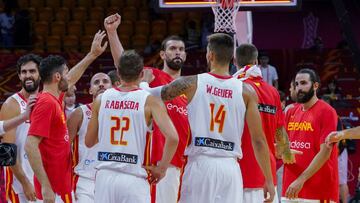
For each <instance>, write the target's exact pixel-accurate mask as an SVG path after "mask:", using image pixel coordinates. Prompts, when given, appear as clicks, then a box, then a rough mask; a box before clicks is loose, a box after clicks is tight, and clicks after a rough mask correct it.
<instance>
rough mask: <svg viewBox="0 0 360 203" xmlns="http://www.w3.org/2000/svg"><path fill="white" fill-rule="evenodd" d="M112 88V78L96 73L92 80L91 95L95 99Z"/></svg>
mask: <svg viewBox="0 0 360 203" xmlns="http://www.w3.org/2000/svg"><path fill="white" fill-rule="evenodd" d="M110 87H111V80H110V77H109V76H108V75H107V74H105V73H96V74H95V75H93V76H92V78H91V80H90V90H89V93H90V94H91V95H93V99H95V98H96V97H97V96H98V95H99V94H101V93H103V92H105V90H106V89H108V88H110Z"/></svg>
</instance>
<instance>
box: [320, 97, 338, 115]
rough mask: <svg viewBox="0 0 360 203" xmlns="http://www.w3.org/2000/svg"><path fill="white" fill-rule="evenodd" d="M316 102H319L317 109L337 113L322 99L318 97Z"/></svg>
mask: <svg viewBox="0 0 360 203" xmlns="http://www.w3.org/2000/svg"><path fill="white" fill-rule="evenodd" d="M318 102H319V104H318V105H317V106H318V109H319V111H324V113H326V112H328V113H331V114H335V115H337V113H336V110H335V109H334V108H333V107H332V106H331V105H330V104H328V103H326V102H325V101H323V100H322V99H319V101H318Z"/></svg>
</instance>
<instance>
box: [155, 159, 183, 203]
mask: <svg viewBox="0 0 360 203" xmlns="http://www.w3.org/2000/svg"><path fill="white" fill-rule="evenodd" d="M179 185H180V169H179V168H176V167H174V166H173V167H169V168H168V169H167V171H166V176H165V177H164V178H163V179H161V180H160V182H159V183H158V184H156V203H176V202H177V200H178V193H179Z"/></svg>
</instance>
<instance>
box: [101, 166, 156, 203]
mask: <svg viewBox="0 0 360 203" xmlns="http://www.w3.org/2000/svg"><path fill="white" fill-rule="evenodd" d="M95 202H106V203H134V202H137V203H150V185H149V182H148V181H147V180H146V179H145V178H143V177H137V176H134V175H130V174H126V173H121V172H116V171H110V170H99V171H98V172H97V173H96V178H95Z"/></svg>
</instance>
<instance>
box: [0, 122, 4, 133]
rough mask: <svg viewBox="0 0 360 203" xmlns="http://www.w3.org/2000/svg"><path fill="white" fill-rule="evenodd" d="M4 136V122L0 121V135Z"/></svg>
mask: <svg viewBox="0 0 360 203" xmlns="http://www.w3.org/2000/svg"><path fill="white" fill-rule="evenodd" d="M3 134H5V130H4V121H0V135H3Z"/></svg>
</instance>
